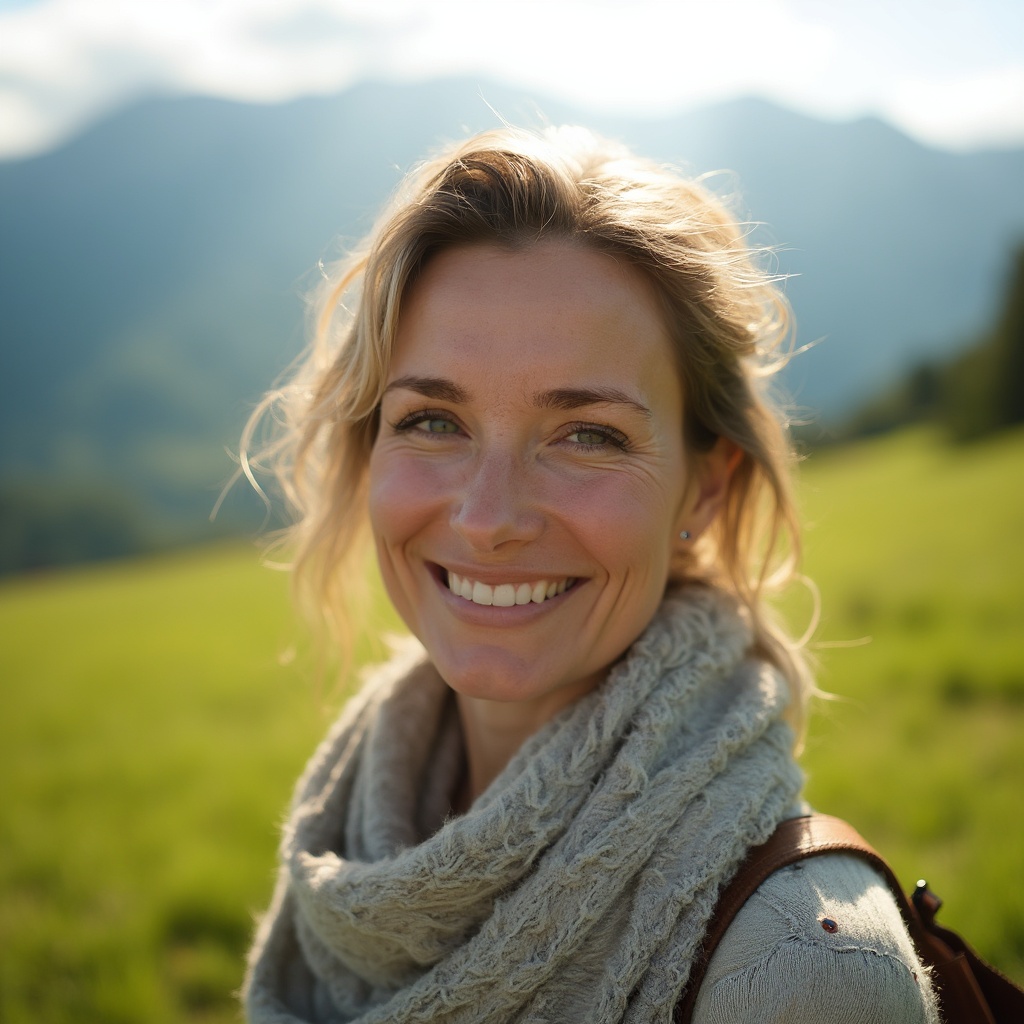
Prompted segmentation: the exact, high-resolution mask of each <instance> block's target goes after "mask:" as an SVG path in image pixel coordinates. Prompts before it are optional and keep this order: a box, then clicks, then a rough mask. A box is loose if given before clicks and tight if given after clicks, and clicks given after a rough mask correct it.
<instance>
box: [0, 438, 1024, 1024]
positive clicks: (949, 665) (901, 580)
mask: <svg viewBox="0 0 1024 1024" xmlns="http://www.w3.org/2000/svg"><path fill="white" fill-rule="evenodd" d="M801 493H802V504H803V508H804V512H805V515H806V517H807V519H808V521H809V524H810V525H809V529H808V532H807V536H806V559H805V563H806V571H807V574H808V576H809V577H810V578H812V579H813V580H814V582H815V583H816V585H817V587H818V588H819V589H820V595H821V596H820V622H819V624H818V626H817V629H816V631H815V634H814V638H813V641H812V644H813V646H814V649H815V653H816V657H817V658H818V661H819V666H820V673H819V678H820V684H821V686H822V688H823V689H824V690H827V691H829V692H830V694H832V697H831V698H830V699H828V700H822V701H818V702H817V704H816V706H815V710H814V715H813V718H812V724H811V733H810V737H809V739H808V743H807V747H806V752H805V755H804V763H805V765H806V769H807V773H808V777H809V783H808V795H809V797H810V799H811V800H812V802H813V803H815V805H816V806H818V807H819V808H820V809H822V810H828V811H831V812H833V813H836V814H839V815H842V816H845V817H848V818H850V819H851V820H852V821H854V822H855V823H856V824H857V825H858V826H859V827H860V828H861V830H862V831H863V832H864V833H865V834H866V835H867V836H868V837H869V838H870V839H871V840H873V841H874V842H875V843H876V845H878V846H879V847H880V848H881V849H882V850H883V851H884V852H885V853H886V854H887V855H888V857H889V858H890V860H891V861H892V863H893V865H894V867H895V868H896V870H897V872H898V874H900V876H901V877H902V878H903V879H904V880H905V881H906V882H907V884H908V885H912V884H913V882H914V881H915V880H916V879H917V878H918V877H919V876H921V875H924V876H926V877H927V878H928V879H929V881H930V883H931V885H932V887H933V888H934V889H935V890H936V891H937V892H939V893H940V894H941V895H942V896H943V898H944V899H945V901H946V907H945V909H944V910H943V912H942V919H943V920H945V921H946V922H948V923H949V924H951V925H952V926H954V927H957V928H961V929H962V930H964V931H965V932H966V933H967V935H968V936H969V937H970V938H971V939H972V941H973V943H974V944H975V945H976V946H977V947H978V949H979V951H980V952H982V954H983V955H985V956H986V957H988V958H990V959H991V960H993V961H994V962H995V963H996V964H997V965H999V966H1000V967H1002V968H1003V969H1004V970H1005V971H1007V972H1008V973H1009V974H1010V975H1011V976H1012V977H1014V978H1016V979H1017V980H1019V981H1024V885H1022V884H1021V871H1022V869H1024V432H1021V431H1016V432H1014V433H1011V434H1004V435H1002V436H1000V437H997V438H995V439H993V440H990V441H986V442H984V443H981V444H976V445H972V446H965V447H949V446H946V445H944V444H942V443H940V442H939V441H938V440H937V439H936V438H935V437H934V436H932V435H931V434H929V433H927V432H908V433H903V434H897V435H892V436H889V437H886V438H883V439H880V440H877V441H871V442H865V443H861V444H859V445H856V446H851V447H847V448H841V449H836V450H829V451H826V452H823V453H820V454H817V455H815V456H814V457H813V459H812V460H810V461H809V463H808V464H807V465H806V466H805V468H804V470H803V482H802V490H801ZM810 594H811V592H810V590H804V591H801V592H799V593H794V594H793V595H791V597H790V598H789V599H788V600H787V612H788V614H790V615H791V616H792V617H793V620H794V621H801V622H803V623H806V622H807V620H808V618H809V616H810V615H811V612H812V607H813V601H812V598H811V596H810ZM377 600H378V604H376V605H375V606H374V607H375V609H376V610H375V612H374V615H375V618H376V621H377V622H380V623H383V624H384V626H385V628H393V626H394V619H393V618H392V617H391V616H390V614H389V613H388V612H387V611H386V609H385V608H384V605H383V603H382V602H379V597H378V598H377ZM0 636H2V640H0V679H2V680H3V693H4V705H5V707H4V711H3V714H2V715H0V779H2V780H3V781H2V786H3V799H2V801H0V950H2V954H0V1019H2V1020H3V1021H4V1022H6V1024H28V1022H32V1024H41V1022H70V1021H75V1022H76V1024H85V1022H92V1021H95V1022H103V1024H119V1022H136V1021H146V1022H147V1024H162V1022H172V1021H185V1020H188V1021H199V1022H210V1024H212V1022H227V1021H237V1020H238V1019H239V1014H238V1010H237V1007H236V1003H235V999H234V995H233V993H234V991H235V990H236V989H237V987H238V985H239V983H240V982H241V977H242V961H243V956H244V952H245V949H246V946H247V943H248V939H249V935H250V931H251V927H252V919H253V915H254V914H255V913H256V912H258V911H259V910H260V909H261V908H262V907H263V906H265V904H266V902H267V900H268V898H269V895H270V889H271V885H272V880H273V873H274V858H275V846H276V842H277V827H278V823H279V821H280V819H281V816H282V813H283V810H284V807H285V805H286V802H287V800H288V796H289V792H290V789H291V786H292V783H293V781H294V779H295V777H296V776H297V774H298V772H299V771H300V769H301V767H302V765H303V763H304V761H305V759H306V757H307V756H308V755H309V753H310V752H311V751H312V749H313V746H314V745H315V743H316V742H317V740H318V739H319V737H320V736H321V734H322V733H323V732H324V730H325V729H326V728H327V725H328V723H329V721H330V720H331V717H332V716H333V714H334V713H335V712H336V710H337V708H338V706H339V704H340V702H341V700H342V699H343V696H344V695H343V693H339V692H331V691H330V688H329V687H328V688H327V691H326V692H324V691H323V690H321V689H320V688H318V685H317V684H316V682H315V681H314V677H315V673H314V672H313V670H312V668H311V665H310V659H309V657H308V656H307V655H305V654H303V653H302V652H303V651H304V650H305V644H304V641H303V633H302V629H301V627H300V626H299V625H298V624H296V622H295V621H294V619H293V618H292V616H291V613H290V611H289V606H288V595H287V580H286V579H285V578H284V577H283V576H282V575H281V574H279V573H275V572H272V571H270V570H268V569H265V568H262V567H261V566H260V565H259V564H258V557H257V553H256V551H255V550H254V549H253V548H249V547H244V546H238V547H225V548H219V549H212V550H202V551H191V552H188V553H184V554H177V555H173V556H168V557H163V558H159V559H153V560H145V561H137V562H131V563H120V564H111V565H105V566H101V567H96V568H89V569H83V570H75V571H69V572H63V573H54V574H47V575H39V576H35V577H31V578H22V579H14V580H9V581H7V582H5V583H4V584H3V585H2V586H0ZM296 650H298V651H299V654H298V655H297V656H296V654H295V651H296ZM367 650H368V648H364V650H363V656H366V652H367Z"/></svg>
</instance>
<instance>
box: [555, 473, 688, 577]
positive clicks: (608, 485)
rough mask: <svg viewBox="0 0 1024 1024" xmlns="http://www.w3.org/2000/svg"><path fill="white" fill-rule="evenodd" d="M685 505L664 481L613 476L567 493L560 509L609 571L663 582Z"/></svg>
mask: <svg viewBox="0 0 1024 1024" xmlns="http://www.w3.org/2000/svg"><path fill="white" fill-rule="evenodd" d="M680 491H681V488H680ZM681 500H682V499H681V493H680V494H679V495H677V494H675V493H674V492H670V491H669V490H667V489H666V488H665V487H664V486H663V483H662V481H660V480H654V479H650V478H647V477H646V476H620V475H619V474H609V475H607V476H602V477H599V478H597V479H595V480H592V481H591V482H589V483H588V484H587V485H585V486H583V487H578V488H573V489H570V490H567V491H566V492H565V493H564V494H563V495H562V502H561V507H562V512H563V515H564V516H565V521H566V522H568V523H571V528H572V530H573V532H574V533H575V535H576V536H577V537H579V538H580V539H581V540H582V541H583V543H584V544H585V546H586V547H587V548H589V549H590V551H591V552H593V553H594V554H595V555H597V556H598V558H599V560H600V561H601V562H603V563H604V564H605V566H606V568H607V569H608V570H609V571H611V572H616V571H620V572H623V571H628V572H631V573H635V574H639V577H640V578H647V577H648V576H651V575H653V576H654V577H655V578H661V577H662V576H663V575H665V574H667V566H668V559H669V557H670V554H671V551H672V550H673V548H674V543H673V538H674V535H675V520H676V518H677V516H678V513H679V505H680V504H681Z"/></svg>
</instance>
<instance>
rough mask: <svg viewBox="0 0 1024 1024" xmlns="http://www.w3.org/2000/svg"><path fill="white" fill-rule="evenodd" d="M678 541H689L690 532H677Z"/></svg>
mask: <svg viewBox="0 0 1024 1024" xmlns="http://www.w3.org/2000/svg"><path fill="white" fill-rule="evenodd" d="M679 539H680V540H689V539H690V531H689V530H680V531H679Z"/></svg>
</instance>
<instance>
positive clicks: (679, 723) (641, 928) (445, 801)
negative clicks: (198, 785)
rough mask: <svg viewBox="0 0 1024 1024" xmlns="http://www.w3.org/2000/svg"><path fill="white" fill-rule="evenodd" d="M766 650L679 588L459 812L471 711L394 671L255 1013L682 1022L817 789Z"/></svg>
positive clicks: (289, 854) (715, 601)
mask: <svg viewBox="0 0 1024 1024" xmlns="http://www.w3.org/2000/svg"><path fill="white" fill-rule="evenodd" d="M750 643H751V636H750V631H749V628H748V626H747V625H746V623H745V622H744V620H743V618H742V616H741V615H740V614H739V612H738V611H737V608H736V605H735V603H734V602H733V601H732V599H731V598H729V597H728V596H726V595H724V594H721V593H718V592H716V591H712V590H709V589H707V588H703V587H696V586H694V587H688V588H685V589H683V590H681V591H678V592H676V593H673V594H670V595H669V596H668V597H666V599H665V600H664V601H663V603H662V605H661V607H660V608H659V610H658V612H657V614H656V615H655V618H654V620H653V621H652V623H651V624H650V626H649V627H648V629H647V630H646V631H645V632H644V634H643V635H642V636H641V637H640V638H639V639H638V640H637V641H636V642H635V643H634V644H633V646H632V647H631V648H630V650H629V651H628V652H627V653H626V655H625V656H624V658H623V659H622V660H621V661H620V662H619V663H618V664H617V665H616V666H614V667H613V668H612V670H611V671H610V673H609V675H608V678H607V679H606V680H605V681H604V682H603V683H602V684H601V685H600V686H599V687H598V688H597V689H595V690H594V691H593V692H592V693H590V694H588V695H587V696H585V697H583V698H582V699H580V700H579V701H577V702H575V703H574V704H573V705H571V706H570V707H568V708H566V709H564V710H563V711H562V712H561V713H560V714H559V715H558V716H556V718H555V719H553V720H552V721H551V722H549V723H548V724H547V725H545V726H544V727H543V728H542V729H540V730H539V731H538V732H537V733H536V734H535V735H534V736H532V737H531V738H530V739H528V740H527V741H526V742H525V743H524V745H523V746H522V748H521V749H520V751H519V752H518V753H517V754H516V755H515V757H513V759H512V760H511V761H510V763H509V764H508V766H507V767H506V768H505V770H504V771H503V772H502V773H501V775H499V776H498V778H497V779H495V780H494V782H493V783H492V784H491V785H490V787H488V789H487V790H486V791H485V792H484V793H483V794H482V795H481V796H480V797H479V799H478V800H477V801H476V802H475V803H474V804H473V806H472V808H471V809H470V810H469V812H468V813H466V814H464V815H462V816H459V817H446V815H447V813H448V807H449V799H450V795H451V793H452V792H453V791H454V788H455V786H456V785H457V782H458V778H459V774H460V771H461V770H462V768H461V761H462V753H461V737H460V733H459V727H458V720H457V715H456V711H455V706H454V700H453V698H452V695H451V693H450V691H449V690H448V688H447V686H446V685H445V684H444V682H443V681H442V680H441V679H440V678H439V677H438V676H437V673H436V672H435V671H434V669H433V668H432V666H431V665H430V664H429V663H428V662H426V661H425V660H423V659H422V653H420V655H419V659H420V660H418V661H415V662H414V663H410V659H409V658H408V657H406V658H404V659H403V658H396V660H395V661H394V662H392V663H391V664H390V665H389V666H387V667H386V668H385V669H383V670H382V671H381V672H380V673H379V674H378V675H377V676H376V677H375V678H373V679H372V680H371V681H370V682H369V683H368V684H367V685H366V686H365V687H364V689H363V691H362V692H361V694H360V695H359V697H357V698H356V699H354V700H353V701H352V702H351V703H350V705H349V707H348V708H347V710H346V712H345V714H344V715H343V716H342V718H341V720H340V721H339V722H338V724H337V725H336V726H335V728H334V729H333V730H332V732H331V733H330V735H329V736H328V738H327V739H326V740H325V741H324V743H323V744H322V745H321V747H320V749H319V750H318V751H317V753H316V754H315V756H314V757H313V760H312V761H311V762H310V765H309V767H308V768H307V770H306V773H305V775H304V776H303V778H302V779H301V780H300V783H299V787H298V790H297V793H296V798H295V802H294V805H293V809H292V814H291V817H290V819H289V821H288V824H287V827H286V830H285V836H284V839H283V842H282V860H283V865H282V869H281V873H280V877H279V880H278V885H277V889H276V892H275V895H274V899H273V903H272V905H271V908H270V910H269V912H268V913H267V915H266V917H265V919H264V921H263V923H262V925H261V927H260V929H259V934H258V935H257V939H256V943H255V946H254V948H253V951H252V953H251V955H250V963H249V973H248V976H247V979H246V986H245V1000H246V1008H247V1012H248V1014H249V1018H250V1020H252V1021H253V1022H258V1024H270V1022H274V1024H286V1022H287V1024H295V1022H296V1021H309V1022H318V1024H319V1022H349V1021H359V1022H361V1024H371V1022H383V1021H389V1022H414V1021H444V1022H457V1021H466V1022H469V1021H473V1022H477V1021H483V1020H486V1021H488V1022H501V1021H517V1022H541V1021H545V1022H550V1021H570V1020H571V1021H582V1020H599V1021H602V1022H614V1021H627V1022H635V1024H639V1022H648V1021H668V1020H669V1019H670V1016H671V1010H672V1007H673V1006H674V1004H675V1002H676V1001H677V999H678V996H679V993H680V991H681V990H682V988H683V985H684V984H685V982H686V978H687V975H688V972H689V969H690V964H691V962H692V959H693V957H694V955H695V951H696V950H697V949H698V947H699V943H700V940H701V938H702V936H703V933H704V930H705V927H706V925H707V921H708V919H709V917H710V914H711V912H712V910H713V908H714V904H715V899H716V896H717V893H718V891H719V888H720V886H721V885H722V884H723V883H724V882H726V881H727V880H728V879H729V877H731V875H732V874H733V873H734V872H735V869H736V867H737V866H738V865H739V862H740V860H741V859H742V857H743V855H744V853H745V852H746V850H747V849H748V848H749V847H750V846H753V845H755V844H757V843H760V842H762V841H764V840H765V839H766V838H767V837H768V835H770V834H771V832H772V831H773V829H774V828H775V826H776V824H777V823H778V822H779V821H780V820H781V819H782V818H783V817H784V816H785V813H786V811H787V809H788V808H790V807H791V806H792V805H793V803H794V801H795V799H796V797H797V794H798V792H799V789H800V785H801V776H800V773H799V770H798V769H797V767H796V766H795V764H794V762H793V759H792V754H791V747H792V739H793V737H792V734H791V732H790V730H789V728H788V727H787V726H786V725H785V723H784V722H783V721H782V718H781V715H782V712H783V710H784V707H785V704H786V702H787V686H786V683H785V681H784V680H783V679H782V678H781V676H780V675H779V674H778V673H777V672H776V671H775V670H774V669H772V668H771V667H769V666H767V665H765V664H764V663H763V662H760V661H758V660H756V659H752V658H751V657H750V656H749V647H750Z"/></svg>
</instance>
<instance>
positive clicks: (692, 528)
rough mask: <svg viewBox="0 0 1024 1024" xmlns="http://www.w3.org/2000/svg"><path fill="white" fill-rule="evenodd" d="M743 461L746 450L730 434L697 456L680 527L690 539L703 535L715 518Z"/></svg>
mask: <svg viewBox="0 0 1024 1024" xmlns="http://www.w3.org/2000/svg"><path fill="white" fill-rule="evenodd" d="M742 460H743V450H742V449H741V448H739V446H737V445H736V444H735V443H734V442H732V441H730V440H729V439H728V438H726V437H720V438H719V439H718V440H717V441H716V442H715V445H714V447H713V448H712V449H711V450H710V451H707V452H702V453H700V454H698V455H696V456H695V457H694V459H693V462H692V467H691V478H690V485H689V489H688V493H687V495H686V500H685V501H684V502H683V508H682V511H681V512H680V517H679V530H680V531H683V530H685V531H687V532H688V533H689V535H690V540H695V539H696V538H697V537H699V536H700V535H701V534H702V533H703V532H704V531H705V530H706V529H707V528H708V527H709V526H710V525H711V524H712V523H713V522H714V520H715V516H717V515H718V510H719V509H720V508H721V507H722V502H723V501H724V500H725V496H726V494H727V493H728V490H729V481H730V479H731V478H732V475H733V473H734V472H735V471H736V467H737V466H739V464H740V462H741V461H742Z"/></svg>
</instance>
